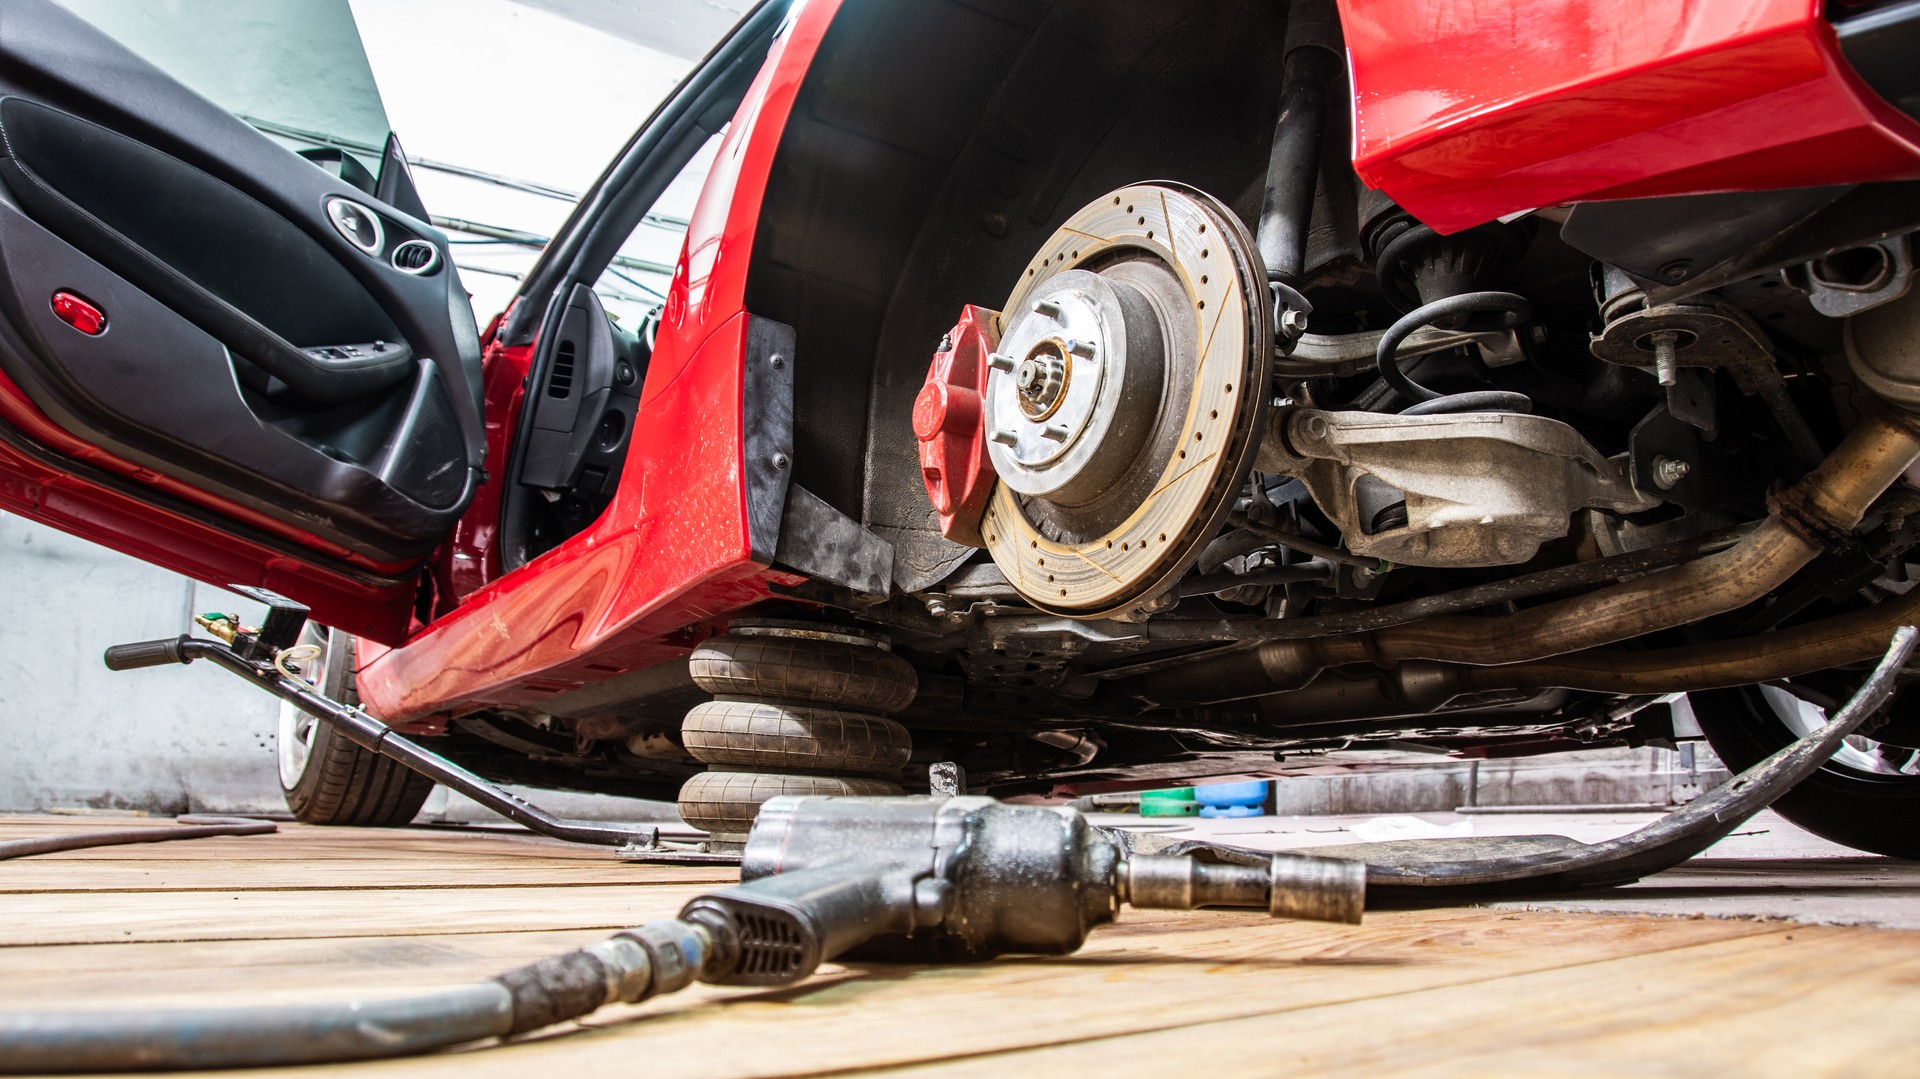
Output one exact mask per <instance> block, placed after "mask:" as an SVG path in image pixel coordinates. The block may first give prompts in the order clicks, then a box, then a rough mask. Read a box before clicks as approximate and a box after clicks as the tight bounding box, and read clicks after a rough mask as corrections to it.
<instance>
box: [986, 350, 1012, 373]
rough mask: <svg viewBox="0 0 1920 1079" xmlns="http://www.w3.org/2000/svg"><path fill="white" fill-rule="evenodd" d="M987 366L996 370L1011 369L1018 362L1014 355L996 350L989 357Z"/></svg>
mask: <svg viewBox="0 0 1920 1079" xmlns="http://www.w3.org/2000/svg"><path fill="white" fill-rule="evenodd" d="M987 366H988V367H991V368H993V369H994V370H995V371H1011V370H1013V369H1014V367H1015V366H1016V364H1015V362H1014V359H1013V357H1012V356H1009V355H1007V354H1005V353H1003V352H996V353H994V354H992V355H991V356H988V357H987Z"/></svg>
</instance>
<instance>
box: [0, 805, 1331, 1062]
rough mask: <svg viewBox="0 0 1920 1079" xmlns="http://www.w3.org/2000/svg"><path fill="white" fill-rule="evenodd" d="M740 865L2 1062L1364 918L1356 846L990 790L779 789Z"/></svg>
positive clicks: (68, 1029)
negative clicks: (558, 935) (1020, 799)
mask: <svg viewBox="0 0 1920 1079" xmlns="http://www.w3.org/2000/svg"><path fill="white" fill-rule="evenodd" d="M741 878H742V883H740V884H738V885H734V886H733V887H729V888H723V889H721V890H719V891H715V892H711V893H708V894H706V895H703V896H700V897H699V898H696V899H694V900H693V901H692V902H690V903H688V904H687V905H686V907H685V908H684V909H682V910H681V912H680V914H679V916H678V917H674V918H662V919H659V920H657V921H653V922H649V923H647V924H646V925H643V926H640V927H639V928H637V929H631V930H628V931H626V932H623V933H619V934H616V935H614V936H613V937H611V938H609V939H607V940H605V941H602V942H600V943H599V944H595V945H593V946H591V947H588V948H584V949H582V950H580V951H576V952H569V953H567V954H564V955H558V956H554V957H552V958H550V959H544V960H541V961H539V962H537V963H533V964H530V965H528V966H525V967H522V968H520V969H518V970H514V971H509V972H507V973H506V974H503V975H501V976H499V977H498V978H495V979H493V980H491V981H488V982H482V983H480V984H479V985H473V986H465V987H462V988H459V989H453V990H443V991H439V992H435V993H430V994H425V995H422V996H414V997H403V998H398V999H394V998H387V999H379V1000H370V1001H353V1002H340V1003H315V1004H305V1005H291V1006H284V1007H265V1008H201V1009H190V1010H176V1011H152V1010H142V1011H140V1012H133V1013H118V1012H73V1013H37V1014H15V1015H0V1071H6V1072H45V1071H67V1072H73V1071H111V1070H121V1069H129V1068H140V1069H142V1070H153V1069H165V1068H209V1067H245V1066H260V1065H275V1064H315V1063H321V1062H326V1061H341V1060H358V1059H367V1058H371V1057H380V1056H398V1055H402V1054H406V1053H418V1052H424V1051H426V1050H430V1049H436V1048H441V1047H444V1046H450V1045H459V1044H463V1043H468V1042H474V1041H479V1040H481V1039H484V1038H489V1037H505V1036H510V1035H514V1034H521V1033H525V1032H527V1031H531V1030H536V1029H538V1028H540V1027H544V1026H548V1025H550V1024H553V1023H558V1022H561V1021H563V1020H567V1019H575V1018H578V1017H580V1016H583V1015H586V1014H587V1013H589V1012H591V1011H593V1010H595V1009H596V1008H599V1007H601V1006H603V1005H606V1004H614V1003H637V1002H639V1001H642V1000H646V999H648V998H650V997H654V996H658V995H660V994H662V993H670V992H673V991H675V990H678V989H683V988H685V987H686V986H688V985H690V984H692V983H693V982H695V981H703V982H708V983H710V984H714V985H742V986H778V985H788V984H791V983H793V982H797V981H800V980H801V979H803V978H805V977H807V976H808V975H809V974H811V973H813V971H814V970H815V968H817V967H818V966H819V965H820V964H821V963H823V962H826V961H827V960H830V959H833V958H836V957H838V956H855V957H859V958H865V959H876V960H883V961H906V962H955V961H968V960H981V959H989V958H992V957H993V956H996V955H1002V954H1006V953H1029V954H1042V955H1064V954H1067V953H1069V952H1073V951H1075V950H1076V949H1078V948H1079V947H1080V945H1081V944H1082V943H1084V942H1085V941H1086V938H1087V933H1088V932H1089V931H1090V930H1092V929H1093V928H1094V927H1096V926H1099V925H1103V924H1105V923H1107V922H1110V921H1112V920H1113V919H1114V917H1115V915H1117V914H1118V912H1119V909H1120V905H1121V904H1122V903H1126V904H1130V905H1132V906H1136V907H1155V908H1160V909H1166V910H1193V909H1197V908H1200V907H1241V908H1253V909H1258V910H1266V911H1268V912H1269V913H1271V914H1273V915H1274V916H1276V917H1286V918H1313V919H1319V920H1324V921H1334V922H1358V921H1359V920H1360V912H1361V907H1362V904H1363V901H1364V897H1365V892H1366V867H1365V866H1364V865H1362V864H1361V863H1359V862H1351V861H1340V860H1336V859H1329V858H1313V857H1307V856H1302V855H1293V854H1276V855H1273V856H1272V857H1271V858H1270V859H1269V860H1267V861H1266V862H1265V863H1264V864H1262V865H1257V866H1252V865H1240V864H1226V863H1218V862H1210V861H1206V860H1202V859H1199V858H1195V857H1193V856H1191V855H1150V854H1149V855H1142V854H1128V853H1126V852H1124V851H1122V850H1121V849H1120V847H1119V846H1118V845H1117V844H1115V843H1114V842H1113V841H1112V840H1111V839H1109V838H1108V837H1107V836H1105V835H1104V834H1102V833H1101V832H1100V831H1098V830H1097V829H1095V828H1093V827H1092V826H1090V825H1089V824H1088V823H1087V822H1086V819H1085V818H1084V817H1082V816H1080V814H1078V813H1076V812H1074V811H1072V810H1070V809H1064V808H1050V807H1042V806H1018V805H1005V804H1002V803H1000V802H997V801H994V800H993V799H991V798H976V797H954V798H925V797H921V798H832V797H783V798H775V799H773V800H772V801H769V802H767V803H766V804H765V806H763V807H762V809H761V811H760V816H759V820H758V821H757V822H756V823H755V824H754V827H753V831H752V832H751V834H750V835H749V836H748V838H747V847H746V854H745V858H744V861H743V863H742V865H741Z"/></svg>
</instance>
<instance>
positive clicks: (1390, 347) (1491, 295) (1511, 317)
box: [1374, 292, 1533, 404]
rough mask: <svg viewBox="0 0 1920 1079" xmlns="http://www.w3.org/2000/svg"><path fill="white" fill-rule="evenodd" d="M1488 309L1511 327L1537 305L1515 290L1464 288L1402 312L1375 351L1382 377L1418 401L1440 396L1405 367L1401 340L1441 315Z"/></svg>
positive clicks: (1398, 392) (1402, 392)
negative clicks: (1485, 290) (1401, 363)
mask: <svg viewBox="0 0 1920 1079" xmlns="http://www.w3.org/2000/svg"><path fill="white" fill-rule="evenodd" d="M1484 313H1494V314H1498V315H1499V316H1500V324H1501V326H1502V327H1503V328H1507V329H1511V328H1512V327H1515V326H1518V325H1520V324H1521V323H1523V322H1525V321H1527V319H1529V318H1531V317H1533V305H1532V304H1530V303H1528V302H1527V300H1526V297H1524V296H1519V295H1516V294H1514V293H1511V292H1463V293H1461V294H1460V295H1458V296H1448V297H1447V298H1446V299H1443V300H1435V301H1433V302H1432V303H1429V304H1422V305H1420V306H1419V307H1416V308H1414V309H1413V310H1412V311H1409V312H1407V314H1405V315H1403V316H1401V318H1400V321H1398V322H1395V323H1394V324H1393V325H1392V326H1390V327H1388V328H1387V332H1386V333H1385V334H1384V335H1383V336H1382V337H1381V338H1380V345H1379V347H1378V348H1377V349H1376V350H1375V352H1374V364H1375V366H1377V367H1378V368H1379V369H1380V378H1381V380H1382V381H1384V382H1386V384H1387V385H1388V386H1391V387H1393V392H1395V393H1397V394H1399V395H1400V396H1401V397H1404V398H1406V399H1407V400H1408V401H1412V402H1414V403H1416V404H1418V403H1419V402H1422V401H1434V400H1438V399H1439V398H1440V397H1441V396H1442V394H1440V393H1439V392H1437V391H1435V390H1430V389H1428V388H1427V387H1425V386H1422V385H1420V384H1419V383H1418V382H1415V381H1414V380H1413V378H1412V377H1411V376H1409V375H1408V374H1407V373H1406V372H1405V371H1403V370H1401V368H1400V343H1401V342H1403V341H1405V340H1406V339H1407V338H1408V337H1409V336H1411V335H1412V334H1413V331H1415V330H1417V329H1419V328H1420V327H1422V326H1425V325H1427V324H1428V323H1430V322H1433V321H1435V320H1437V319H1443V318H1451V317H1454V316H1457V315H1477V314H1484Z"/></svg>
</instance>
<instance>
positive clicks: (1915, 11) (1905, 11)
mask: <svg viewBox="0 0 1920 1079" xmlns="http://www.w3.org/2000/svg"><path fill="white" fill-rule="evenodd" d="M1834 30H1835V32H1836V33H1838V34H1839V36H1840V52H1841V54H1842V55H1844V56H1845V57H1846V58H1847V62H1848V63H1849V64H1852V65H1853V70H1854V71H1856V72H1858V73H1859V75H1860V78H1861V79H1862V80H1864V81H1865V82H1866V84H1867V85H1868V86H1871V87H1873V89H1874V91H1875V92H1876V93H1878V94H1879V95H1880V96H1881V97H1884V98H1886V99H1887V100H1888V101H1889V102H1890V103H1892V105H1893V107H1894V108H1896V109H1899V110H1900V111H1901V112H1904V113H1906V114H1907V115H1908V116H1911V117H1913V118H1915V119H1920V63H1916V62H1915V61H1916V59H1920V0H1906V2H1905V3H1898V4H1888V5H1886V6H1885V7H1878V8H1874V9H1873V10H1872V11H1867V12H1863V13H1861V14H1859V15H1853V16H1850V17H1847V18H1842V19H1838V20H1836V21H1835V22H1834Z"/></svg>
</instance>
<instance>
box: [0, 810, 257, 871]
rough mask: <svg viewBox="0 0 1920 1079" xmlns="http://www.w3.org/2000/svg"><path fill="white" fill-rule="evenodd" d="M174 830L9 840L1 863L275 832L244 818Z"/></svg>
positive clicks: (198, 821) (183, 824) (190, 822)
mask: <svg viewBox="0 0 1920 1079" xmlns="http://www.w3.org/2000/svg"><path fill="white" fill-rule="evenodd" d="M174 820H175V822H176V823H177V824H179V825H180V827H177V828H121V829H118V830H116V831H111V832H79V833H75V834H71V835H53V836H46V837H44V838H41V839H12V840H8V841H7V842H5V843H0V861H6V860H7V859H9V858H25V857H28V856H30V855H34V854H53V853H56V852H58V851H63V850H85V849H87V848H89V847H117V846H120V845H121V844H125V843H165V842H167V841H169V840H174V839H209V838H212V837H213V836H221V835H265V834H267V833H269V832H274V831H278V830H279V829H278V828H276V827H275V825H274V823H273V822H272V821H266V820H249V819H247V818H244V817H195V816H186V817H175V818H174Z"/></svg>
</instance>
